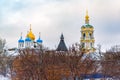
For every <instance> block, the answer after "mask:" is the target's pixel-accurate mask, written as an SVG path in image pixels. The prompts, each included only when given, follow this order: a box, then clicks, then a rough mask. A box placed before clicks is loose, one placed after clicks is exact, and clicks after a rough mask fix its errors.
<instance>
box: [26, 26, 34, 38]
mask: <svg viewBox="0 0 120 80" xmlns="http://www.w3.org/2000/svg"><path fill="white" fill-rule="evenodd" d="M27 37H28V38H30V39H31V40H35V35H34V34H33V33H32V29H31V24H30V31H29V32H28V34H27Z"/></svg>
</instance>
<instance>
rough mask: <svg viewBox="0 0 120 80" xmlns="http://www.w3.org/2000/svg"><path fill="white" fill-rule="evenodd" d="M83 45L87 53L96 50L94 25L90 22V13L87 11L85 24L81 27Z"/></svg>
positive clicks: (83, 49)
mask: <svg viewBox="0 0 120 80" xmlns="http://www.w3.org/2000/svg"><path fill="white" fill-rule="evenodd" d="M80 42H81V46H82V51H83V52H85V53H91V52H95V48H94V43H95V39H94V27H93V26H92V25H90V24H89V15H88V11H86V16H85V24H84V25H83V26H82V27H81V40H80Z"/></svg>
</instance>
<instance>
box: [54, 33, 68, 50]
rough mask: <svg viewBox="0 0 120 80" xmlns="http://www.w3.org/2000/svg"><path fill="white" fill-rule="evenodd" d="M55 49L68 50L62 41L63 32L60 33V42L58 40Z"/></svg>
mask: <svg viewBox="0 0 120 80" xmlns="http://www.w3.org/2000/svg"><path fill="white" fill-rule="evenodd" d="M56 51H68V49H67V47H66V44H65V42H64V36H63V34H61V37H60V42H59V45H58V47H57V49H56Z"/></svg>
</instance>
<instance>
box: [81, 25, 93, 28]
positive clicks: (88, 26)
mask: <svg viewBox="0 0 120 80" xmlns="http://www.w3.org/2000/svg"><path fill="white" fill-rule="evenodd" d="M85 27H86V28H93V26H92V25H90V24H85V25H83V26H82V28H85Z"/></svg>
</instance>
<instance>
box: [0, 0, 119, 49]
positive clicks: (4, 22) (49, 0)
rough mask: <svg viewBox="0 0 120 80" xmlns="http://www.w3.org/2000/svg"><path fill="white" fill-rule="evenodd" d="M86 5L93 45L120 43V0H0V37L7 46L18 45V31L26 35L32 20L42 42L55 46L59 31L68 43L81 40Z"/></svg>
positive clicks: (103, 46) (103, 45)
mask: <svg viewBox="0 0 120 80" xmlns="http://www.w3.org/2000/svg"><path fill="white" fill-rule="evenodd" d="M86 9H87V10H88V12H89V16H90V24H91V25H93V26H94V28H95V32H94V35H95V40H96V42H95V46H97V44H101V45H102V50H103V51H105V50H106V49H109V48H110V47H111V46H112V45H116V44H117V45H119V44H120V0H114V1H113V0H0V37H2V38H4V39H6V41H7V44H6V46H12V47H17V41H18V39H19V37H20V33H21V32H23V38H24V39H25V37H26V33H27V31H28V30H29V25H30V24H32V30H33V33H34V34H35V35H36V39H37V38H38V34H39V32H41V38H42V39H43V41H44V42H43V44H44V45H45V46H47V47H50V48H55V47H56V46H57V45H58V43H59V37H60V35H61V33H63V34H64V37H65V42H66V45H67V46H70V45H71V44H73V43H76V42H78V43H79V42H80V35H81V33H80V28H81V26H82V25H84V23H85V21H84V17H85V13H86Z"/></svg>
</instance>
